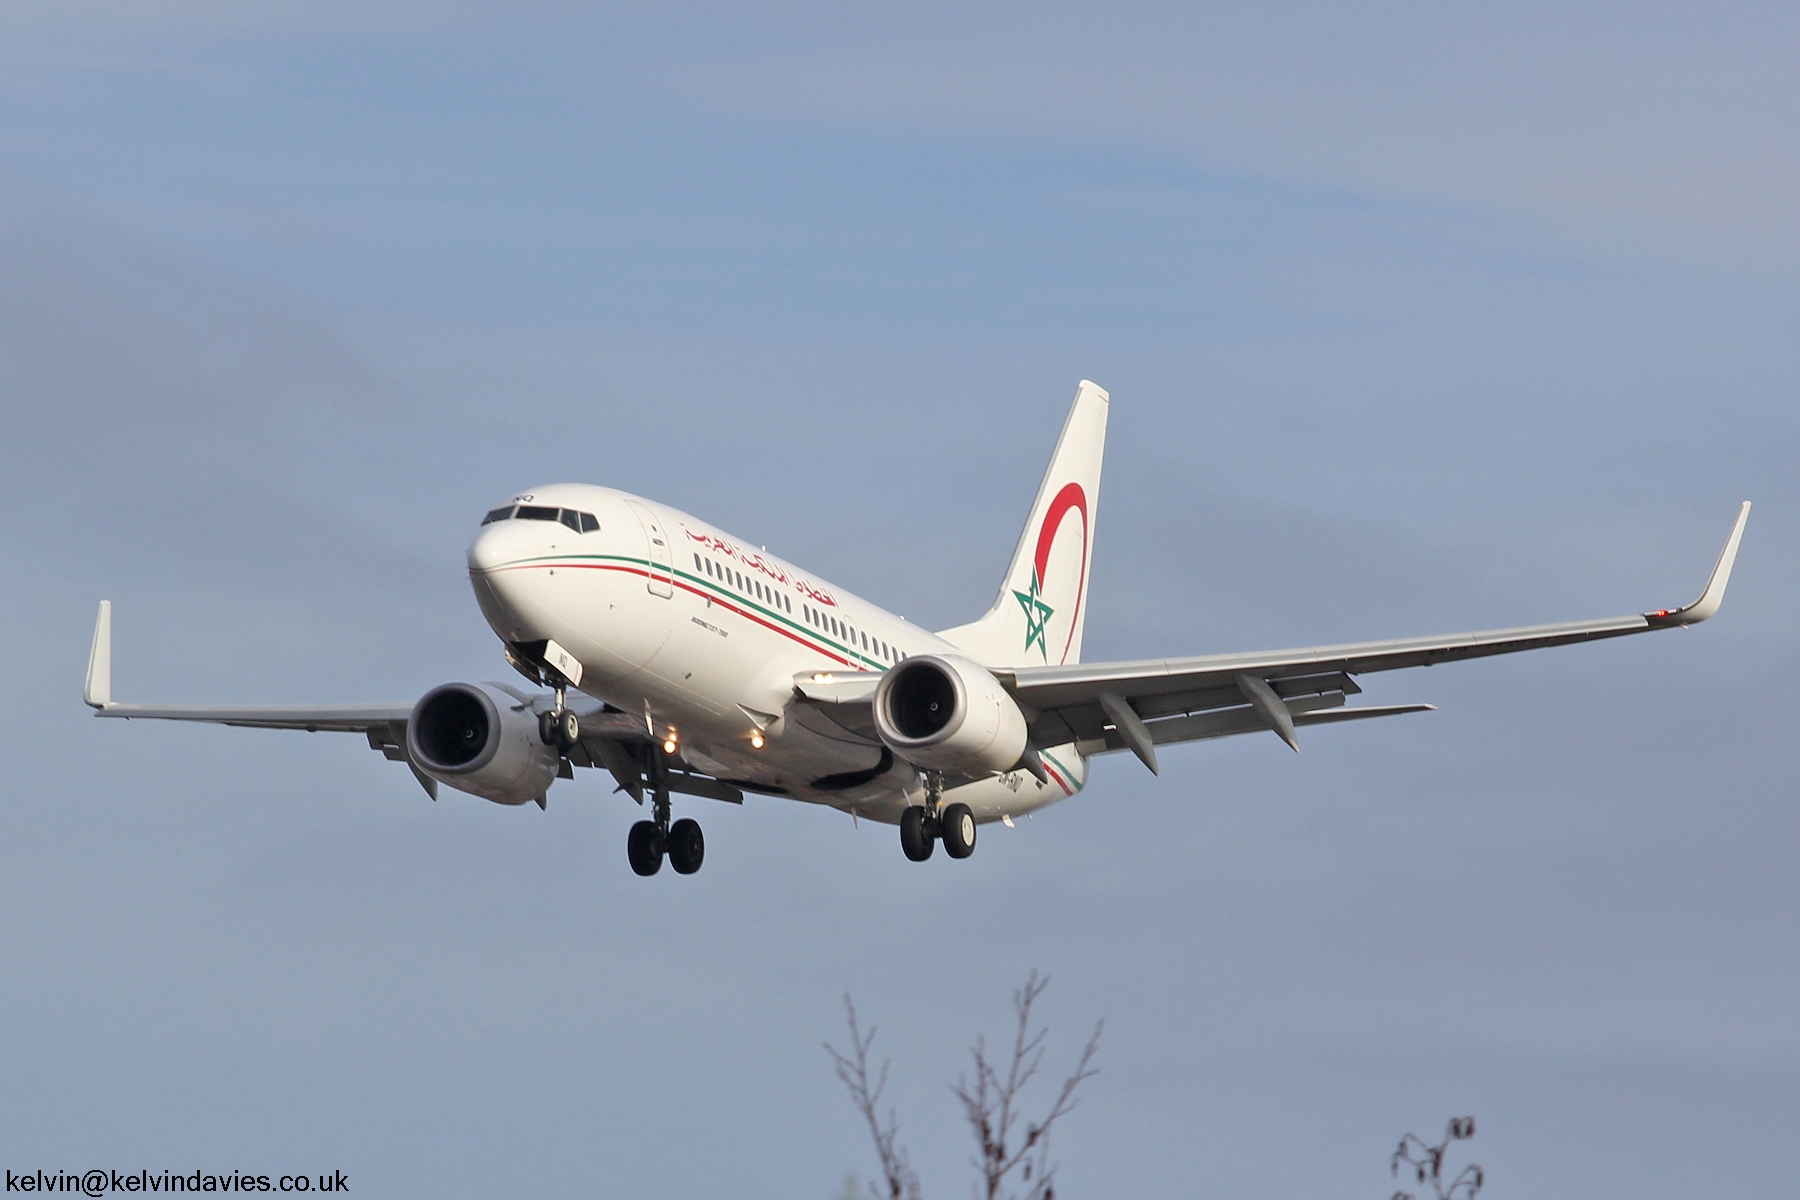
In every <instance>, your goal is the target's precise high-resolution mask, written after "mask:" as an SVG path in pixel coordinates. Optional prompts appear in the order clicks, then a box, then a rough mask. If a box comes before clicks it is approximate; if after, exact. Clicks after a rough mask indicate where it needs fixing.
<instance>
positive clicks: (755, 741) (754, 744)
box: [750, 729, 763, 750]
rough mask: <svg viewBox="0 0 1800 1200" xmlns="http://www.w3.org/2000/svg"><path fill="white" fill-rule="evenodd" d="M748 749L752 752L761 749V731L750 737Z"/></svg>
mask: <svg viewBox="0 0 1800 1200" xmlns="http://www.w3.org/2000/svg"><path fill="white" fill-rule="evenodd" d="M750 748H751V749H752V750H761V749H762V748H763V735H762V730H760V729H759V730H757V731H756V732H755V733H753V734H751V735H750Z"/></svg>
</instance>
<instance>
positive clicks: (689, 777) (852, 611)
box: [83, 380, 1750, 875]
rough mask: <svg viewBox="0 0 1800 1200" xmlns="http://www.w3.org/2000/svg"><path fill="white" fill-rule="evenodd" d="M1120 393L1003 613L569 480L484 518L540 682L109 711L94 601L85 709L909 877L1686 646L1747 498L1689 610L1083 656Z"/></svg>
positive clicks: (1016, 557) (1726, 564)
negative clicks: (805, 849) (364, 747)
mask: <svg viewBox="0 0 1800 1200" xmlns="http://www.w3.org/2000/svg"><path fill="white" fill-rule="evenodd" d="M1110 410H1111V398H1110V397H1109V396H1108V394H1107V393H1106V392H1105V391H1104V390H1102V389H1101V388H1100V387H1098V386H1097V385H1095V384H1093V383H1090V382H1088V381H1086V380H1083V381H1082V382H1081V384H1080V385H1079V387H1078V388H1077V389H1076V393H1075V401H1074V404H1073V405H1072V407H1071V408H1070V410H1069V414H1068V417H1067V419H1066V421H1065V422H1064V425H1063V429H1062V434H1061V436H1060V437H1059V438H1058V440H1057V443H1056V448H1055V451H1054V452H1053V454H1052V455H1051V459H1050V466H1049V469H1048V471H1047V472H1046V473H1045V475H1044V478H1043V482H1042V484H1041V485H1040V486H1039V488H1038V493H1037V498H1036V500H1035V501H1034V502H1033V504H1032V507H1031V512H1030V516H1029V519H1028V520H1027V521H1026V524H1025V530H1024V533H1023V534H1022V536H1021V537H1020V539H1019V542H1018V547H1017V549H1016V550H1014V552H1013V556H1012V561H1011V563H1010V564H1009V565H1008V567H1007V568H1006V574H1005V576H1004V577H1003V579H1002V582H1001V585H1000V591H999V594H998V595H997V596H996V597H995V599H994V602H993V605H992V607H990V608H989V609H988V611H987V612H986V613H985V614H983V615H982V616H981V617H979V618H978V619H976V620H974V621H971V622H969V623H968V624H965V625H959V626H956V627H955V628H953V629H944V630H940V631H938V632H935V633H933V632H930V631H928V630H925V629H921V628H918V627H916V626H914V625H912V624H910V623H908V622H907V621H906V619H905V618H903V617H899V616H896V615H894V614H893V613H890V612H888V611H886V610H884V609H882V608H881V607H879V606H878V605H875V604H873V603H871V602H869V601H867V600H864V599H862V598H861V597H859V596H855V595H852V594H851V593H850V592H848V591H846V590H844V589H843V588H840V587H837V586H835V585H833V584H831V583H829V582H827V581H826V580H825V579H823V578H822V577H820V576H818V575H815V574H813V573H812V572H810V571H806V570H803V569H802V568H800V567H798V566H796V565H794V564H793V563H790V562H787V561H786V560H784V559H781V558H779V557H777V556H775V555H772V554H769V553H768V552H767V551H766V550H765V549H763V548H762V547H761V546H760V545H758V544H757V543H754V542H750V541H747V540H745V539H743V538H740V537H737V536H735V535H733V534H730V533H727V532H725V531H724V530H722V529H720V528H718V527H717V526H714V525H712V524H709V523H708V522H706V521H703V520H701V519H699V518H698V517H694V516H691V515H689V514H688V513H684V512H679V511H677V510H675V509H673V508H670V507H669V506H667V505H663V504H658V503H656V502H654V501H652V500H648V499H645V498H643V497H641V496H635V495H631V494H629V493H626V492H622V491H619V490H617V489H614V488H607V487H596V486H591V485H587V484H573V483H560V484H554V485H551V486H547V487H541V488H537V489H535V490H533V491H529V492H523V493H521V494H519V495H516V496H514V497H512V498H511V499H510V500H507V501H506V502H505V503H503V504H501V505H499V506H498V507H496V508H494V509H492V510H491V511H489V512H488V513H487V515H486V516H485V517H484V518H483V519H482V522H481V524H480V526H479V528H478V529H477V531H476V534H475V538H474V541H473V542H472V543H471V544H470V546H469V549H468V570H469V582H470V584H471V585H472V586H473V588H474V592H475V599H476V602H477V603H478V604H479V606H480V608H481V612H482V615H483V616H484V617H485V618H486V619H487V623H488V625H489V626H490V627H492V629H493V631H494V632H495V634H497V635H498V636H499V638H500V640H501V642H502V653H503V655H504V657H505V659H506V661H507V662H508V663H510V664H511V665H512V667H513V668H514V669H515V670H516V671H517V672H518V673H519V674H520V675H522V676H524V677H525V679H526V680H528V681H529V682H530V683H531V685H532V687H531V688H529V689H527V688H523V687H520V686H518V685H517V684H510V683H460V682H457V683H446V684H443V685H441V686H438V687H434V688H432V689H431V690H430V691H428V692H426V693H425V694H424V695H423V696H421V697H420V698H419V699H418V700H417V701H415V702H413V703H410V704H407V703H398V704H353V705H325V706H303V707H216V706H207V707H183V706H170V705H145V704H120V703H115V702H114V701H113V699H112V605H111V602H110V601H106V600H102V601H101V602H100V610H99V615H98V617H97V619H96V621H95V627H94V638H93V643H92V647H91V649H90V652H89V656H88V671H87V683H86V688H85V691H84V693H83V699H84V700H85V701H86V702H87V703H88V704H89V705H91V706H92V707H93V708H94V709H95V710H96V712H95V715H96V716H99V717H111V718H125V719H137V718H152V719H157V720H173V721H203V722H212V723H216V724H221V725H235V726H247V727H250V728H257V729H304V730H308V731H325V730H329V731H339V732H346V733H360V734H363V735H364V736H365V737H367V739H368V742H369V746H370V748H371V749H374V750H378V751H380V752H381V753H382V754H383V755H384V756H385V757H386V758H388V759H390V760H392V761H394V762H403V763H406V764H407V765H408V767H410V768H411V770H412V774H413V775H414V777H415V778H417V780H418V782H419V784H420V785H421V786H422V787H423V788H424V790H425V791H426V793H427V794H428V795H429V796H430V797H431V798H432V799H433V800H436V799H437V798H438V794H439V788H440V786H443V787H449V788H452V789H455V790H457V791H461V792H465V793H468V794H470V795H474V796H478V797H481V798H483V799H486V800H491V801H493V802H494V803H496V804H505V805H515V806H517V805H525V804H530V803H536V804H537V805H538V807H539V808H547V807H548V793H549V790H550V786H551V784H552V783H553V782H554V781H555V780H557V779H573V778H574V772H575V770H576V769H578V768H598V769H601V770H604V771H606V772H607V773H608V774H610V775H611V776H612V779H613V781H614V782H615V783H616V784H617V785H618V790H619V791H622V792H624V793H626V794H627V795H628V796H630V797H631V799H633V800H635V801H636V802H637V803H638V804H639V805H640V806H642V805H644V804H645V802H646V800H648V802H649V805H650V808H649V811H648V815H647V816H646V818H645V819H643V820H640V821H638V822H637V823H636V824H634V825H633V826H632V827H631V830H630V834H629V836H628V838H627V839H626V849H627V858H628V859H629V861H630V864H631V868H632V870H634V871H635V872H636V873H637V874H639V875H654V874H656V873H657V872H658V871H659V870H660V869H661V867H662V865H663V860H664V859H665V858H666V859H667V860H668V861H669V864H670V865H671V866H672V867H673V868H674V870H675V871H676V872H677V873H679V874H684V875H688V874H692V873H694V872H695V871H697V870H699V869H700V865H701V862H702V861H703V859H704V857H705V851H706V846H705V839H704V837H703V835H702V833H701V830H700V825H699V823H698V822H697V821H695V820H694V819H693V818H692V817H683V818H681V819H680V820H674V821H671V815H672V813H671V802H672V798H673V797H674V796H677V795H679V796H683V797H697V798H703V799H710V800H715V801H726V802H729V803H733V804H742V803H743V800H744V793H746V792H751V793H758V794H762V795H768V796H777V797H786V798H789V799H793V800H801V801H806V802H809V803H813V804H820V805H826V806H829V807H831V808H834V809H838V810H840V811H842V812H846V813H849V814H851V815H852V816H853V817H855V818H859V819H867V820H870V821H876V822H883V823H886V824H890V825H897V826H899V832H900V844H901V849H902V851H903V852H904V853H905V855H906V857H907V858H908V859H911V860H912V861H914V862H922V861H924V860H926V859H928V858H930V857H931V855H932V851H933V849H934V848H935V846H936V845H937V843H939V842H942V843H943V846H944V850H945V852H946V853H947V854H948V856H949V857H951V858H956V859H963V858H967V857H969V856H970V855H971V854H972V853H973V852H974V850H975V842H976V831H977V829H978V828H979V827H980V826H982V825H985V824H988V823H990V822H994V821H1000V822H1003V823H1005V824H1006V825H1009V826H1010V825H1012V823H1013V818H1015V817H1020V816H1024V815H1026V814H1029V813H1033V812H1035V811H1036V810H1038V809H1041V808H1043V807H1045V806H1046V805H1049V804H1052V803H1055V802H1056V801H1059V800H1062V799H1064V798H1065V797H1068V796H1073V795H1074V794H1075V793H1076V792H1078V791H1080V790H1081V789H1082V788H1083V787H1084V786H1085V784H1086V783H1087V779H1088V763H1089V761H1090V760H1091V759H1093V758H1094V757H1095V756H1097V755H1101V754H1109V753H1114V752H1121V751H1129V752H1130V753H1132V754H1133V755H1135V756H1136V757H1137V758H1138V759H1139V760H1140V761H1141V762H1142V763H1143V765H1144V766H1145V767H1147V768H1148V769H1149V770H1150V771H1151V772H1152V773H1153V774H1155V773H1159V772H1160V766H1159V759H1158V756H1157V751H1158V748H1159V747H1163V746H1169V745H1174V744H1179V743H1184V742H1192V741H1199V740H1203V739H1208V738H1218V737H1227V736H1231V735H1234V734H1245V733H1255V732H1272V733H1274V734H1275V735H1276V736H1277V737H1279V738H1280V739H1281V740H1282V741H1283V742H1285V743H1286V744H1287V745H1288V746H1290V747H1292V748H1293V749H1294V750H1296V751H1297V750H1299V748H1300V740H1299V731H1300V730H1301V729H1303V728H1309V727H1311V726H1314V725H1330V724H1338V723H1341V722H1347V721H1360V720H1369V719H1373V718H1377V717H1389V716H1397V715H1400V714H1405V713H1415V712H1425V711H1431V710H1432V709H1433V708H1434V706H1432V705H1430V704H1387V705H1350V704H1348V703H1347V701H1348V700H1349V698H1350V697H1352V696H1356V695H1359V694H1360V693H1361V692H1362V688H1361V687H1360V686H1358V684H1357V682H1356V679H1357V677H1359V676H1362V675H1367V674H1371V673H1373V672H1378V671H1391V670H1396V669H1399V668H1402V667H1417V666H1432V665H1435V664H1437V663H1445V662H1455V661H1458V660H1461V659H1467V658H1479V657H1484V656H1487V655H1493V654H1510V653H1514V652H1517V651H1521V650H1534V649H1541V648H1544V647H1550V646H1565V645H1570V644H1573V643H1576V642H1591V641H1597V640H1599V639H1601V638H1611V637H1620V636H1624V635H1626V634H1635V633H1647V632H1650V631H1652V630H1659V629H1678V628H1681V627H1683V626H1688V625H1694V624H1698V623H1699V622H1701V621H1704V620H1706V619H1707V618H1708V617H1710V616H1712V615H1713V614H1714V613H1716V612H1717V611H1718V610H1719V605H1720V603H1721V602H1722V601H1723V599H1724V596H1725V587H1726V584H1727V582H1728V581H1729V579H1730V576H1731V568H1732V564H1733V563H1734V562H1735V561H1736V558H1737V551H1738V544H1739V542H1740V541H1741V539H1742V538H1743V534H1744V525H1745V523H1746V521H1748V519H1749V516H1750V503H1749V501H1745V502H1744V504H1743V507H1742V508H1741V509H1740V510H1739V512H1738V515H1737V519H1736V522H1735V523H1734V525H1733V526H1732V529H1731V534H1730V537H1729V538H1728V539H1727V540H1726V542H1725V548H1724V550H1723V551H1722V552H1721V553H1720V555H1719V558H1718V560H1717V562H1716V564H1715V565H1714V567H1713V572H1712V575H1711V576H1710V577H1709V579H1708V580H1707V583H1706V587H1705V590H1704V591H1702V593H1701V595H1700V598H1699V599H1697V600H1695V601H1694V602H1693V603H1692V604H1689V605H1687V606H1685V607H1682V608H1676V609H1655V610H1653V611H1650V612H1646V613H1641V614H1634V615H1631V616H1624V617H1615V618H1610V619H1603V620H1594V621H1576V622H1568V623H1563V624H1555V625H1533V626H1525V627H1520V628H1514V629H1501V630H1492V631H1487V632H1481V633H1463V634H1452V635H1448V636H1439V637H1423V638H1401V639H1397V640H1390V641H1376V642H1361V643H1353V644H1346V645H1334V646H1313V647H1304V648H1299V649H1289V650H1274V651H1263V652H1255V653H1247V654H1244V653H1225V654H1205V655H1198V656H1193V657H1185V658H1160V659H1150V660H1144V661H1138V662H1102V663H1089V662H1083V661H1082V658H1081V645H1082V630H1083V627H1084V625H1085V623H1086V620H1087V610H1088V603H1087V599H1088V581H1089V569H1090V566H1091V564H1092V561H1093V551H1094V531H1095V519H1096V517H1097V516H1098V502H1099V494H1100V467H1101V457H1102V453H1103V450H1104V447H1105V442H1106V426H1107V418H1108V415H1109V413H1110Z"/></svg>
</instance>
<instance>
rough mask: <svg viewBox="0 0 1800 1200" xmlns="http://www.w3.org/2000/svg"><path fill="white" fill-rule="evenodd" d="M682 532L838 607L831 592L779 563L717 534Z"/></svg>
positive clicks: (708, 546)
mask: <svg viewBox="0 0 1800 1200" xmlns="http://www.w3.org/2000/svg"><path fill="white" fill-rule="evenodd" d="M681 531H682V532H683V533H685V534H687V536H688V540H689V541H691V542H698V543H700V544H701V545H702V546H705V547H706V548H707V549H708V550H710V551H712V552H713V553H715V554H721V555H724V556H725V557H726V558H730V559H735V560H736V561H737V562H739V563H741V564H743V566H744V567H746V568H747V569H749V570H752V571H760V572H762V573H763V574H764V575H766V576H768V577H769V578H770V579H773V580H774V581H775V582H776V583H780V584H785V585H786V586H788V587H791V588H793V589H794V590H795V591H796V592H799V593H800V594H801V595H803V596H806V597H808V598H809V599H812V600H816V601H818V602H819V603H820V604H824V605H828V606H830V607H832V608H836V607H837V606H838V602H837V597H835V596H833V595H832V594H831V593H830V592H829V591H827V590H826V589H824V588H822V587H819V586H817V585H816V584H814V583H812V582H811V581H809V580H805V579H801V578H799V577H798V576H795V575H789V574H788V573H787V571H785V570H783V569H782V567H781V564H779V563H774V562H770V561H769V560H768V559H766V558H764V557H763V556H762V555H760V554H757V553H754V552H752V551H749V550H745V549H744V548H743V547H741V546H737V545H734V544H733V543H731V542H728V541H726V540H725V539H724V538H722V537H720V536H718V535H717V534H713V533H696V532H694V531H693V530H692V529H689V528H688V527H687V526H686V525H683V526H682V527H681Z"/></svg>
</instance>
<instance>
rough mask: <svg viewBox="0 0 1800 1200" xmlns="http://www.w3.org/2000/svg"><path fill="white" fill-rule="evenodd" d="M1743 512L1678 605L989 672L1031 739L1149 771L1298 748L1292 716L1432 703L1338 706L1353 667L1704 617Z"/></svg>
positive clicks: (1337, 716) (1713, 602)
mask: <svg viewBox="0 0 1800 1200" xmlns="http://www.w3.org/2000/svg"><path fill="white" fill-rule="evenodd" d="M1749 517H1750V503H1749V501H1745V502H1744V505H1743V507H1742V508H1741V509H1740V510H1739V511H1738V517H1737V522H1736V524H1735V525H1733V527H1732V530H1731V536H1730V537H1729V538H1728V539H1727V540H1726V542H1725V548H1724V550H1723V551H1721V552H1720V554H1719V558H1718V561H1717V563H1716V564H1714V566H1713V572H1712V576H1711V577H1710V578H1709V579H1708V581H1707V584H1706V589H1705V590H1704V591H1703V592H1702V593H1701V594H1700V598H1699V599H1698V600H1695V601H1694V602H1693V603H1692V604H1689V605H1687V606H1686V607H1684V608H1678V609H1673V610H1670V609H1658V610H1656V611H1654V612H1648V613H1641V614H1635V615H1632V616H1628V617H1614V618H1610V619H1606V620H1599V621H1573V622H1568V623H1564V624H1558V625H1528V626H1522V627H1520V628H1515V629H1495V630H1488V631H1486V632H1481V633H1460V634H1449V635H1444V636H1439V637H1424V638H1399V639H1395V640H1392V641H1382V642H1353V643H1350V644H1347V645H1340V646H1309V647H1305V648H1302V649H1295V650H1273V651H1262V652H1256V653H1249V654H1210V655H1200V656H1197V657H1193V658H1171V659H1152V660H1147V661H1142V662H1121V663H1076V664H1070V665H1067V666H1048V667H1021V668H1017V669H1015V670H1013V671H1011V672H996V674H997V675H998V676H999V678H1000V679H1001V681H1002V682H1003V683H1005V684H1006V685H1007V686H1008V687H1009V689H1010V690H1011V691H1012V694H1013V695H1014V697H1016V698H1017V699H1018V701H1019V702H1020V704H1021V705H1023V706H1025V707H1026V708H1027V714H1028V716H1031V736H1032V742H1033V743H1034V744H1035V745H1038V746H1054V745H1060V744H1062V743H1065V742H1076V743H1078V744H1080V748H1081V749H1082V751H1083V752H1084V753H1103V752H1105V751H1108V750H1121V749H1129V750H1131V751H1133V752H1134V753H1136V754H1137V755H1138V757H1139V758H1141V759H1143V760H1144V763H1145V765H1146V766H1148V767H1150V769H1151V770H1153V771H1154V770H1155V769H1156V765H1155V764H1156V755H1155V749H1154V748H1155V747H1156V746H1157V745H1161V744H1164V743H1167V742H1181V741H1191V740H1193V739H1196V738H1205V737H1222V736H1225V735H1227V734H1232V733H1247V732H1251V731H1254V730H1273V731H1274V732H1275V733H1277V734H1279V735H1280V736H1281V738H1282V740H1284V741H1286V742H1287V743H1288V744H1289V745H1290V746H1292V747H1294V748H1295V749H1296V750H1297V749H1299V741H1298V738H1297V736H1296V734H1295V729H1296V727H1297V726H1302V725H1312V724H1322V723H1326V722H1334V721H1345V720H1356V719H1359V718H1363V717H1376V716H1390V715H1393V714H1396V713H1404V712H1419V711H1423V710H1426V709H1429V708H1430V707H1431V706H1430V705H1425V704H1411V705H1399V706H1393V707H1386V708H1340V706H1342V705H1343V704H1344V702H1345V699H1346V698H1347V697H1349V696H1353V695H1356V694H1357V693H1358V692H1360V691H1361V690H1362V689H1361V688H1359V687H1358V686H1357V685H1356V682H1355V680H1354V679H1352V678H1351V676H1353V675H1362V674H1367V673H1369V672H1372V671H1394V670H1399V669H1400V668H1402V667H1426V666H1432V665H1434V664H1437V663H1444V662H1457V661H1459V660H1461V659H1466V658H1483V657H1486V656H1488V655H1493V654H1513V653H1516V652H1518V651H1521V650H1539V649H1544V648H1546V647H1549V646H1567V645H1571V644H1573V643H1576V642H1592V641H1598V640H1600V639H1602V638H1612V637H1623V636H1625V635H1627V634H1633V633H1648V632H1650V631H1651V630H1655V629H1674V628H1680V627H1682V626H1686V625H1693V624H1697V623H1698V622H1700V621H1704V620H1706V619H1707V618H1708V617H1710V616H1712V615H1713V614H1714V613H1716V612H1717V611H1718V610H1719V605H1720V603H1721V602H1722V601H1723V600H1724V598H1725V585H1726V583H1727V582H1729V580H1730V578H1731V568H1732V564H1733V563H1734V562H1735V561H1736V559H1737V551H1738V543H1739V542H1740V541H1741V540H1742V538H1743V535H1744V524H1745V522H1746V521H1747V520H1749ZM1332 710H1336V711H1332ZM1032 714H1035V715H1032Z"/></svg>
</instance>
